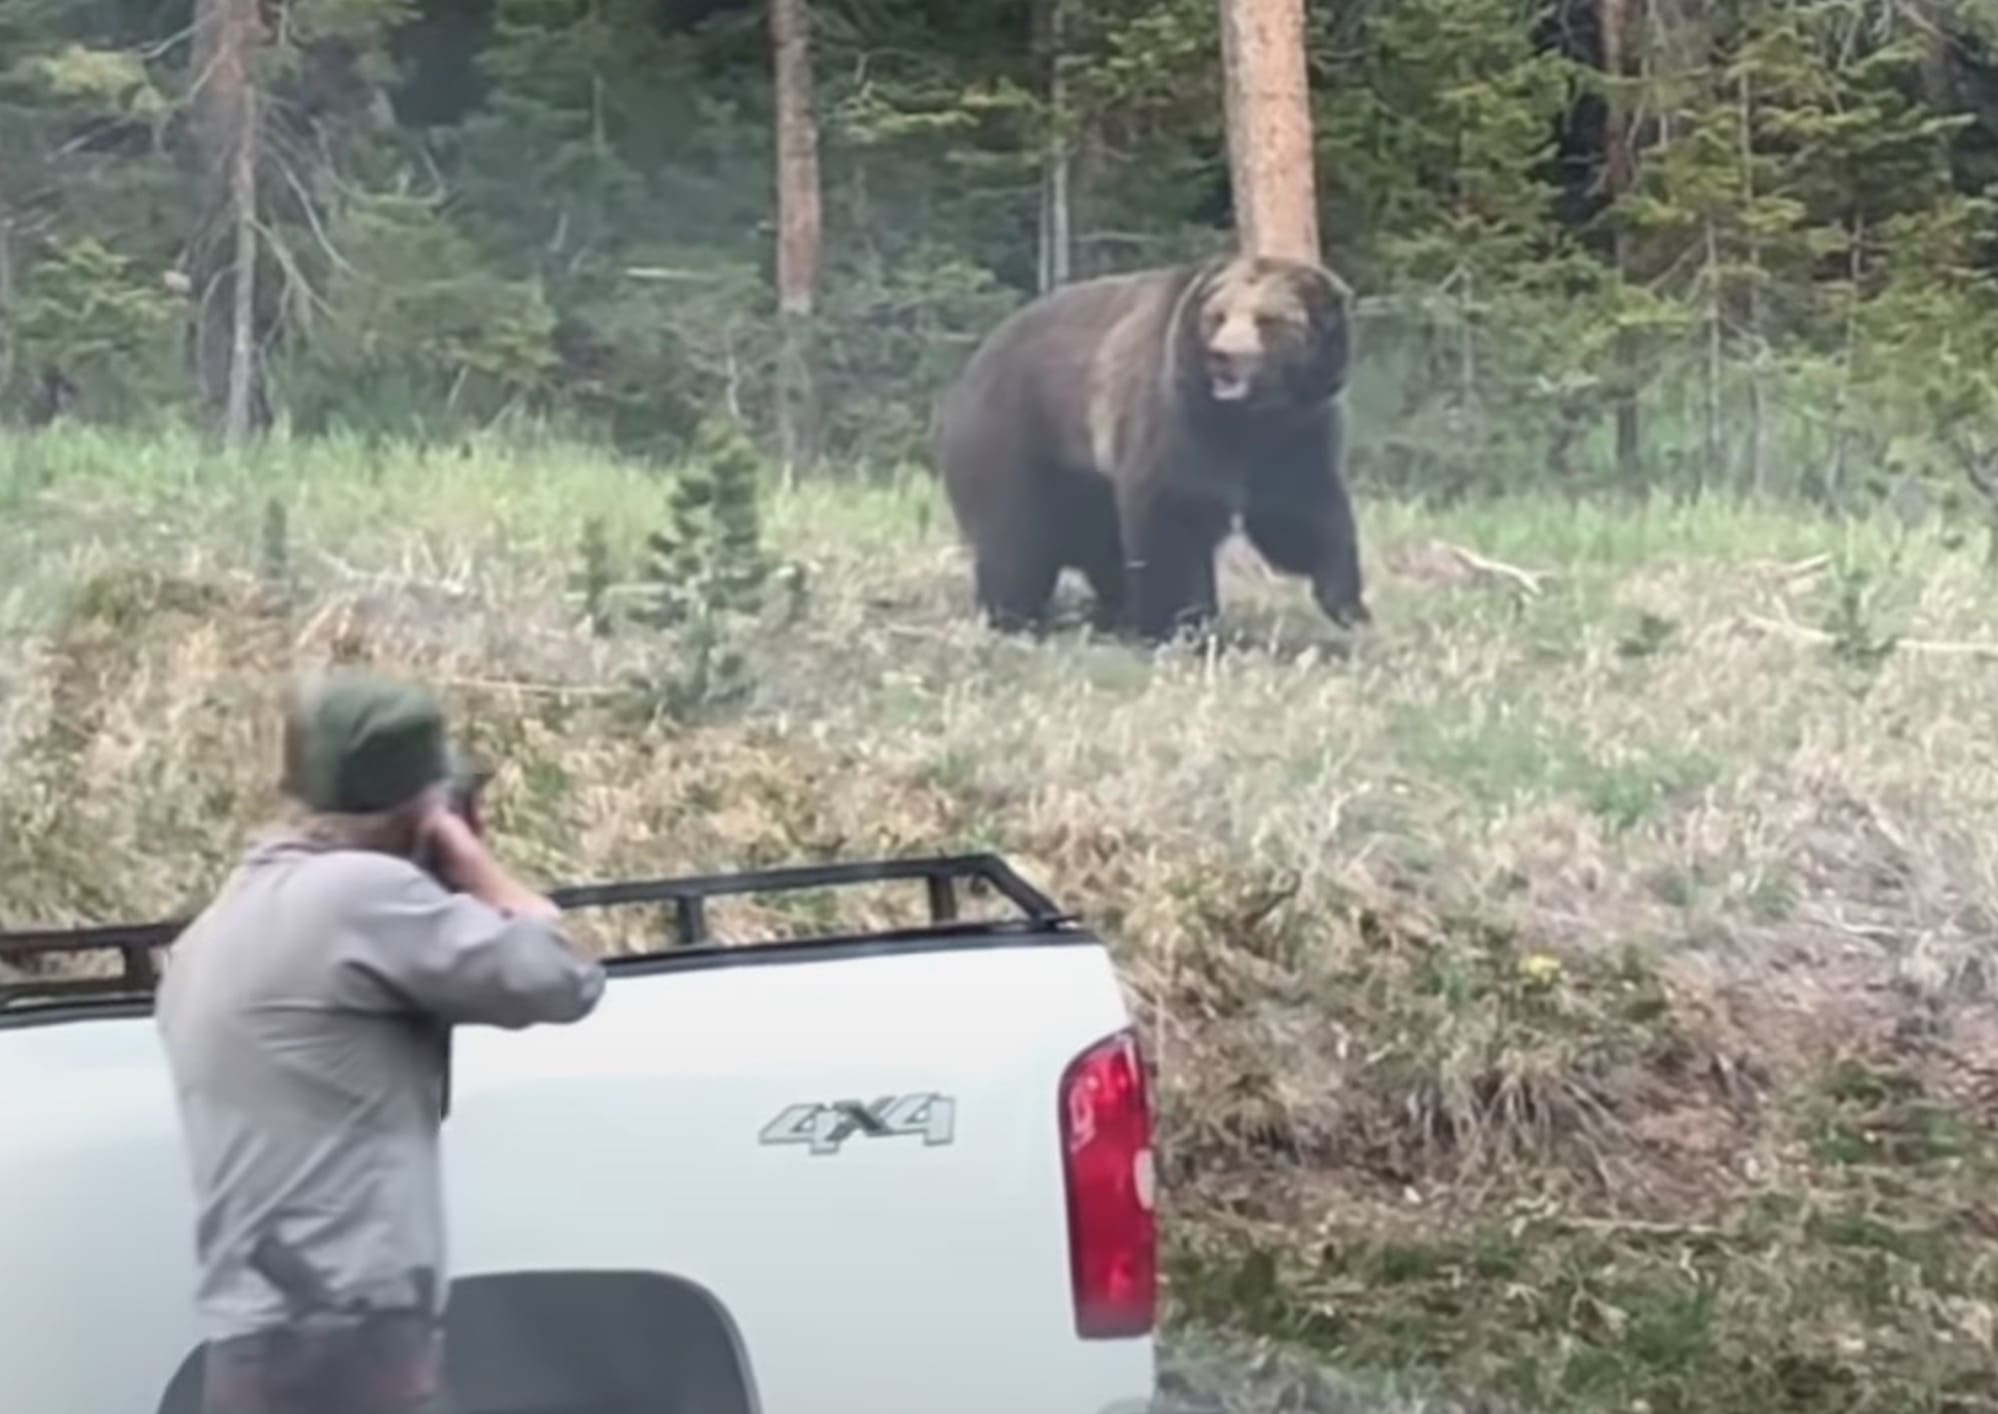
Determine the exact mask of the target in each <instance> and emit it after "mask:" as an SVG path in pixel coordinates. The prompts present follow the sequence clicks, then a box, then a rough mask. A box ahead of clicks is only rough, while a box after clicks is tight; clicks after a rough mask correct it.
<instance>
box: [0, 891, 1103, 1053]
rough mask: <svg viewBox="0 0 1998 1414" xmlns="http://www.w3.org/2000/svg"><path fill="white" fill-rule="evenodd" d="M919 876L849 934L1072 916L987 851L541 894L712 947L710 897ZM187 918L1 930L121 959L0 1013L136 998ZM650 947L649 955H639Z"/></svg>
mask: <svg viewBox="0 0 1998 1414" xmlns="http://www.w3.org/2000/svg"><path fill="white" fill-rule="evenodd" d="M897 882H911V883H914V882H921V883H922V884H923V885H924V886H925V891H926V893H927V895H928V900H929V910H930V919H929V923H928V924H927V925H925V926H922V927H918V928H911V929H902V930H897V931H895V932H893V933H878V934H877V933H870V934H860V935H857V938H858V939H882V940H887V939H900V938H913V937H934V936H938V935H940V934H942V935H950V936H978V935H999V934H1018V933H1021V932H1043V931H1066V930H1067V929H1069V928H1070V927H1072V926H1073V924H1074V922H1075V919H1074V916H1073V915H1071V914H1069V913H1066V912H1064V911H1063V910H1062V909H1060V908H1059V907H1057V906H1056V904H1055V903H1054V901H1053V900H1052V899H1050V898H1048V897H1047V895H1045V894H1043V893H1042V892H1041V891H1040V890H1039V889H1036V888H1035V887H1034V886H1033V885H1032V884H1030V883H1028V882H1027V881H1026V880H1025V879H1023V878H1021V877H1020V875H1019V874H1018V873H1017V872H1016V871H1015V870H1014V869H1013V867H1012V866H1011V865H1009V864H1007V863H1006V861H1005V860H1003V859H1001V858H1000V857H999V856H997V855H995V854H955V855H939V856H929V857H921V858H913V859H879V860H864V861H855V862H852V863H844V864H808V865H798V866H792V867H789V868H782V869H753V870H740V871H736V872H731V873H725V874H700V875H691V876H686V877H676V878H661V879H634V880H624V881H619V882H616V883H606V884H571V885H565V886H563V887H561V888H556V889H550V890H549V891H548V897H549V898H550V899H551V900H553V901H554V903H555V904H556V905H557V906H558V907H560V908H561V909H563V910H564V911H565V912H573V911H577V910H582V909H595V908H614V907H622V906H631V905H670V907H671V910H672V932H673V936H672V939H671V941H670V943H669V944H668V946H669V947H670V948H672V949H675V950H679V949H698V948H706V947H711V946H714V940H713V938H712V937H711V935H710V934H709V931H708V918H707V903H708V901H709V900H710V899H716V898H726V897H731V896H743V895H753V894H773V893H787V892H789V893H798V892H803V891H806V890H810V889H826V888H838V887H851V886H855V885H863V884H878V883H897ZM964 885H969V886H970V887H971V888H972V889H973V891H980V890H990V891H991V892H994V893H997V894H998V895H999V896H1001V897H1002V898H1004V899H1006V900H1007V901H1008V902H1010V903H1011V904H1013V906H1014V907H1016V908H1018V909H1019V910H1020V914H1021V916H1020V917H1019V918H1018V919H995V920H974V921H967V920H963V919H961V918H960V916H959V909H958V905H959V901H960V893H959V890H960V887H961V886H964ZM189 921H190V920H189V919H186V918H178V919H167V920H162V921H159V922H154V923H113V924H103V925H97V926H91V927H70V928H35V929H22V930H18V931H14V932H0V965H4V964H10V963H14V964H18V963H19V962H20V961H24V960H28V959H34V958H49V957H58V956H75V955H79V954H91V953H106V952H113V953H116V954H118V956H119V958H120V960H121V964H122V965H121V967H120V969H119V970H118V972H116V973H114V974H111V975H100V976H72V975H61V976H47V975H31V976H28V977H25V978H21V979H12V978H9V977H8V976H6V975H4V974H0V1014H5V1013H7V1012H10V1011H18V1010H23V1009H28V1008H32V1007H36V1006H40V1005H50V1004H60V1003H65V1002H76V1001H88V1000H95V999H105V1000H144V999H146V998H148V997H150V996H151V994H152V992H153V989H154V988H155V987H156V986H158V984H159V976H160V969H159V956H158V955H159V953H160V952H161V951H162V950H163V949H165V948H166V947H168V946H169V945H170V944H171V943H172V942H173V940H174V939H175V938H176V937H178V936H179V934H180V933H181V931H182V930H183V929H184V928H186V927H187V925H188V923H189ZM782 941H783V943H784V944H809V943H815V942H823V941H827V939H824V938H813V937H805V938H786V939H784V940H782ZM647 955H656V954H647Z"/></svg>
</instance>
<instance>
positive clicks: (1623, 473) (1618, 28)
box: [1596, 0, 1643, 485]
mask: <svg viewBox="0 0 1998 1414" xmlns="http://www.w3.org/2000/svg"><path fill="white" fill-rule="evenodd" d="M1596 17H1597V22H1598V24H1599V25H1600V27H1601V37H1602V53H1603V73H1604V74H1606V75H1608V76H1609V77H1610V78H1611V79H1612V80H1614V79H1620V78H1622V77H1624V75H1625V74H1626V73H1628V72H1629V65H1628V63H1627V61H1626V58H1625V49H1626V39H1627V37H1628V35H1629V34H1630V17H1629V6H1628V0H1599V4H1598V7H1597V11H1596ZM1607 107H1608V115H1607V123H1606V133H1605V146H1606V151H1605V152H1604V154H1603V160H1604V166H1605V169H1606V170H1605V173H1604V175H1605V177H1606V179H1607V181H1608V186H1609V195H1610V200H1611V201H1612V202H1615V201H1616V199H1617V198H1618V197H1620V196H1622V195H1623V194H1624V192H1626V191H1628V190H1629V188H1630V181H1631V176H1632V172H1633V167H1634V163H1633V161H1632V155H1631V120H1630V116H1629V114H1628V112H1627V111H1626V110H1625V105H1624V104H1623V103H1622V102H1621V100H1620V99H1619V98H1618V97H1617V96H1616V95H1615V94H1612V95H1611V97H1610V100H1609V103H1608V105H1607ZM1611 222H1612V226H1611V229H1612V231H1613V233H1614V234H1613V235H1612V236H1611V240H1612V243H1613V255H1612V259H1613V260H1614V262H1615V265H1616V270H1617V273H1618V274H1619V275H1627V274H1628V272H1629V251H1628V238H1627V236H1626V235H1625V232H1624V229H1623V223H1622V222H1621V221H1620V220H1618V219H1617V218H1616V217H1615V216H1614V215H1612V217H1611ZM1639 362H1640V358H1639V350H1638V347H1637V340H1636V338H1635V336H1634V335H1632V334H1631V333H1629V332H1628V331H1620V332H1619V333H1618V334H1617V337H1616V365H1617V379H1616V382H1617V393H1616V466H1617V474H1618V475H1619V476H1620V477H1622V478H1623V480H1624V483H1625V484H1626V485H1635V484H1636V483H1637V482H1638V480H1639V478H1640V477H1641V476H1642V474H1643V465H1642V455H1641V429H1640V426H1639V423H1638V415H1637V414H1638V408H1637V384H1638V378H1639V374H1638V365H1639Z"/></svg>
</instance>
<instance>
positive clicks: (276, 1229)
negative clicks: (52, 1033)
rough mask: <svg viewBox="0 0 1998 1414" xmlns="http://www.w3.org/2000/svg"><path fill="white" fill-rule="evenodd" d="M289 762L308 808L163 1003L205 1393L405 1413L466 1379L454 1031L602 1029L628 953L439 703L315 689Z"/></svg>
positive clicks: (302, 695)
mask: <svg viewBox="0 0 1998 1414" xmlns="http://www.w3.org/2000/svg"><path fill="white" fill-rule="evenodd" d="M284 754H285V770H284V786H285V790H286V793H287V794H289V795H290V796H291V797H293V799H294V800H295V802H296V803H297V804H298V805H299V806H300V807H302V816H301V818H300V819H299V820H298V821H297V822H296V823H295V824H294V825H292V826H291V827H290V828H286V829H283V830H280V831H278V832H276V833H274V834H272V835H270V836H268V837H266V838H264V839H261V840H259V841H258V842H256V843H255V844H253V845H252V846H251V848H250V849H249V850H248V851H247V853H246V854H245V855H244V857H243V858H242V860H241V861H240V862H239V863H238V865H237V867H236V870H235V872H234V873H233V874H232V875H231V877H230V878H229V880H228V881H227V882H226V884H225V885H224V887H223V889H222V891H221V893H220V895H219V896H218V897H217V898H216V899H215V900H214V901H213V902H212V903H211V904H210V905H209V907H208V908H207V909H206V910H205V911H203V912H202V913H201V915H200V916H199V917H197V918H196V919H195V920H194V922H193V923H192V924H190V925H189V927H188V929H187V930H186V932H185V933H183V934H182V935H181V936H180V938H179V939H178V940H177V941H176V943H175V945H174V947H173V948H172V950H171V951H170V953H169V955H168V962H167V968H166V976H165V980H164V982H163V984H162V986H161V988H160V994H159V1008H158V1024H159V1031H160V1035H161V1038H162V1041H163V1043H164V1046H165V1050H166V1055H167V1060H168V1065H169V1068H170V1069H171V1072H172V1076H173V1083H174V1087H175V1093H176V1097H177V1103H178V1107H179V1115H180V1122H181V1130H182V1135H183V1140H184V1144H185V1148H186V1152H187V1156H188V1164H189V1169H190V1172H191V1174H192V1177H193V1182H194V1189H195V1197H196V1201H197V1211H198V1222H197V1225H196V1230H195V1246H196V1255H197V1259H198V1261H199V1264H200V1269H201V1275H200V1281H199V1286H198V1290H197V1293H196V1302H197V1307H198V1310H199V1313H200V1316H201V1320H202V1325H203V1329H204V1332H205V1334H206V1336H207V1338H208V1345H207V1350H206V1359H205V1373H204V1388H205V1392H206V1393H205V1404H204V1407H205V1409H206V1410H208V1411H211V1412H212V1414H402V1411H413V1410H418V1409H422V1408H426V1407H428V1406H429V1403H430V1401H432V1400H434V1399H436V1398H437V1397H439V1394H440V1389H439V1386H440V1383H441V1364H442V1344H441V1334H440V1333H441V1329H442V1322H441V1317H442V1313H443V1307H444V1295H445V1285H446V1281H445V1273H444V1221H443V1212H442V1206H443V1204H442V1189H441V1181H440V1173H439V1165H438V1158H439V1155H438V1149H439V1145H438V1131H439V1126H440V1123H441V1110H442V1101H443V1090H444V1064H445V1058H446V1052H445V1042H444V1037H445V1036H446V1034H447V1031H448V1028H449V1027H450V1026H452V1025H457V1024H466V1023H481V1022H483V1023H486V1024H488V1025H494V1026H503V1027H509V1028H518V1027H524V1026H528V1025H532V1024H536V1023H566V1022H574V1021H577V1020H579V1019H581V1018H582V1017H584V1016H586V1015H587V1014H589V1012H590V1011H591V1010H593V1009H594V1008H595V1006H596V1004H597V1001H598V998H599V996H600V995H601V993H602V991H603V986H604V976H603V970H602V968H601V966H600V965H598V964H597V963H596V962H594V961H592V960H590V959H587V958H585V957H583V956H582V955H580V954H579V953H577V952H576V951H574V950H573V949H572V948H571V946H570V944H569V942H568V940H567V939H566V938H565V937H564V935H563V933H562V932H561V930H560V927H559V925H558V921H557V920H558V917H559V914H558V911H557V909H556V908H555V906H554V905H553V904H552V903H550V902H549V901H548V900H547V899H546V898H544V897H542V896H540V895H539V894H536V893H534V892H532V891H531V890H529V889H527V888H525V887H523V886H522V885H520V884H519V883H516V882H515V881H514V880H513V879H512V878H511V877H509V876H508V875H507V873H506V872H505V871H504V870H503V869H501V868H500V866H499V865H498V864H497V863H496V862H495V861H494V860H493V858H492V856H491V855H490V854H488V853H487V852H486V850H485V848H484V847H483V846H482V845H481V843H480V842H479V839H478V837H477V836H476V834H474V833H473V831H472V830H471V829H470V828H469V827H468V826H467V824H466V823H465V822H464V821H463V820H462V819H460V818H459V817H458V816H457V815H456V814H455V813H453V812H452V811H451V810H450V809H449V808H448V806H447V803H446V802H447V789H448V776H449V772H450V766H451V760H452V757H451V747H450V745H449V743H448V742H447V740H446V736H445V730H444V721H443V716H442V713H441V712H440V711H439V709H438V707H437V705H436V703H435V702H434V701H433V700H432V699H431V698H430V697H429V696H428V695H427V694H425V693H424V692H422V691H420V690H418V689H414V688H409V687H405V686H402V685H399V684H395V683H390V682H385V681H382V680H380V679H378V678H375V677H373V676H371V675H366V674H359V673H342V674H338V675H334V676H330V677H327V678H324V679H321V680H319V681H317V682H314V683H310V684H308V685H306V686H305V687H304V688H303V689H302V690H300V691H299V692H297V693H296V694H295V695H294V697H293V700H292V702H291V704H290V710H289V712H288V714H287V717H286V721H285V743H284ZM420 859H421V860H425V861H427V863H428V865H429V868H426V867H425V866H424V865H423V864H419V862H418V861H419V860H420ZM432 868H434V869H435V871H436V873H437V874H439V875H441V876H442V878H443V880H444V881H448V884H449V885H452V886H455V890H457V891H454V890H453V888H451V887H447V886H446V882H440V881H439V879H438V878H437V877H434V876H433V874H432V873H431V872H429V870H430V869H432Z"/></svg>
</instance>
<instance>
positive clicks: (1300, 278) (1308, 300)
mask: <svg viewBox="0 0 1998 1414" xmlns="http://www.w3.org/2000/svg"><path fill="white" fill-rule="evenodd" d="M1293 280H1294V282H1295V283H1294V288H1295V290H1296V293H1297V299H1298V303H1299V304H1301V305H1302V306H1303V307H1304V314H1305V321H1304V327H1305V329H1306V330H1307V335H1306V339H1305V346H1306V348H1307V349H1308V350H1309V352H1308V354H1307V365H1308V368H1307V371H1306V372H1305V374H1304V377H1303V379H1302V382H1303V384H1304V385H1305V386H1306V387H1307V388H1309V389H1310V390H1311V392H1312V393H1313V394H1315V395H1316V396H1318V397H1335V396H1337V395H1338V394H1339V393H1340V392H1341V391H1343V390H1344V389H1345V386H1346V376H1347V373H1348V371H1349V369H1350V365H1351V363H1352V356H1353V291H1352V287H1351V286H1349V285H1348V284H1347V283H1346V282H1345V281H1344V280H1341V279H1340V278H1339V277H1338V276H1337V275H1335V274H1333V273H1332V272H1331V271H1330V270H1328V269H1326V268H1325V267H1324V266H1322V265H1309V266H1302V267H1299V268H1298V269H1297V270H1296V271H1295V272H1294V274H1293Z"/></svg>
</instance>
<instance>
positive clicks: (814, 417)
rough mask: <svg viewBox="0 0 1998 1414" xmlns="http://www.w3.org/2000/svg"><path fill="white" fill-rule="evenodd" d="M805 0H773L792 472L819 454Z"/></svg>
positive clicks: (781, 434) (815, 177) (786, 455)
mask: <svg viewBox="0 0 1998 1414" xmlns="http://www.w3.org/2000/svg"><path fill="white" fill-rule="evenodd" d="M809 26H810V14H809V12H808V9H807V6H806V2H805V0H770V38H771V47H772V49H773V51H774V58H775V71H776V89H777V318H778V325H779V354H778V357H779V367H778V374H777V383H778V386H777V436H778V441H779V444H780V446H781V456H782V459H783V464H784V474H785V477H786V479H787V480H789V479H793V478H795V477H796V476H797V475H798V473H799V472H800V471H804V470H808V469H810V468H812V467H814V466H816V465H817V463H818V458H819V409H818V396H817V384H818V379H817V376H816V374H817V368H816V359H815V357H814V353H815V351H814V348H813V339H812V320H813V315H814V312H815V310H814V306H815V302H816V297H817V293H818V282H819V241H820V234H819V231H820V216H819V151H818V127H817V124H816V122H815V121H814V119H813V116H812V67H811V39H810V30H809Z"/></svg>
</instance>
